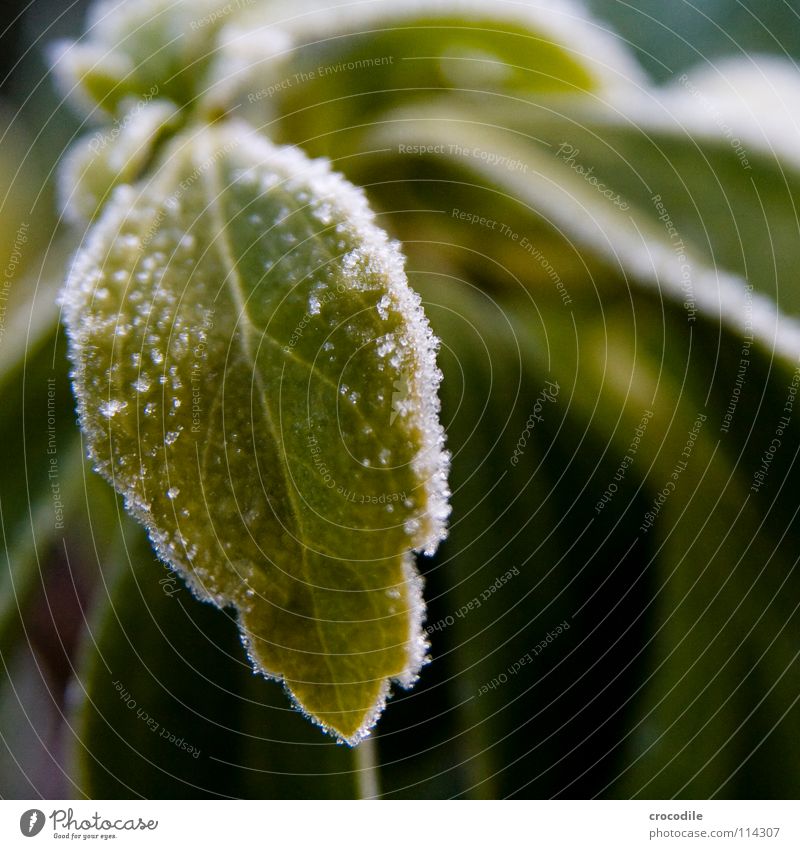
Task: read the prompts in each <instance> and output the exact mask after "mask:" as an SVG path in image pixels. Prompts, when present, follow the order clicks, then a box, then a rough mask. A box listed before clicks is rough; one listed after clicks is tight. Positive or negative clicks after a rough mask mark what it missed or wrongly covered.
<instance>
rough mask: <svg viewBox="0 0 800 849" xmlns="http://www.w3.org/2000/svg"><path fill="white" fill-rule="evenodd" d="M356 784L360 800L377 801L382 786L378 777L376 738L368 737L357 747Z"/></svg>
mask: <svg viewBox="0 0 800 849" xmlns="http://www.w3.org/2000/svg"><path fill="white" fill-rule="evenodd" d="M355 755H356V771H357V773H358V775H357V778H356V783H357V787H358V798H359V799H377V798H378V796H380V792H381V785H380V777H379V775H378V747H377V745H376V743H375V738H374V737H367V738H366V739H365V740H362V741H361V742H360V743H359V744H358V746H356V752H355Z"/></svg>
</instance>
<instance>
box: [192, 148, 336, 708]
mask: <svg viewBox="0 0 800 849" xmlns="http://www.w3.org/2000/svg"><path fill="white" fill-rule="evenodd" d="M202 147H203V148H206V150H205V152H206V153H209V151H208V147H209V145H208V142H207V141H206V140H205V139H203V140H202ZM205 162H206V163H207V162H212V163H213V165H212V167H210V168H208V167H207V168H206V169H205V170H204V171H203V170H201V173H202V174H203V175H204V177H203V185H204V187H205V188H206V192H207V195H206V200H207V203H208V207H207V208H208V210H209V212H210V214H211V216H212V219H213V220H214V223H215V224H216V230H217V238H215V239H214V244H215V245H216V246H217V250H218V252H219V256H220V260H221V262H222V266H223V268H226V267H227V268H228V269H229V270H228V273H227V274H226V275H225V282H226V283H227V286H228V290H229V292H230V294H231V297H232V299H233V302H234V304H235V306H236V307H237V310H238V318H239V319H240V321H241V325H242V333H240V334H237V335H238V337H239V340H240V345H241V348H242V353H243V355H244V357H245V358H246V360H247V361H249V362H250V363H251V364H252V367H253V376H254V379H255V382H256V384H257V386H258V390H259V395H260V401H261V406H262V409H263V411H264V416H265V420H266V423H267V427H268V429H269V431H270V434H271V435H272V438H273V440H274V441H275V444H276V446H282V445H283V443H282V442H281V441H280V440H279V439H278V436H277V433H276V430H275V423H274V420H273V417H272V412H271V410H270V409H269V405H268V403H267V398H266V393H265V391H264V384H263V380H262V378H261V374H260V372H259V371H258V369H257V368H256V363H255V359H254V358H253V353H252V347H251V344H250V335H251V333H252V331H253V323H252V321H251V319H250V315H249V313H248V311H247V299H246V298H245V297H244V291H243V287H242V281H241V278H240V276H239V272H238V268H237V266H236V263H235V261H234V259H233V254H232V250H231V246H230V242H229V239H228V229H227V222H225V220H224V219H223V216H222V215H221V214H220V205H219V198H221V197H222V194H223V193H222V191H221V184H222V180H221V178H220V174H219V168H220V166H219V164H218V161H217V159H216V158H215V157H214V156H213V152H210V155H209V156H207V157H206V158H205ZM194 164H195V166H196V167H197V168H198V169H200V166H201V164H202V163H198V162H195V163H194ZM281 453H284V454H285V448H284V451H283V452H280V451H279V455H278V456H279V458H280V462H279V465H280V475H281V478H282V479H283V484H284V489H285V491H286V496H287V501H288V503H289V505H290V508H291V511H292V514H293V516H292V517H293V520H294V523H295V530H296V532H297V535H298V539H300V540H302V539H304V537H305V533H304V531H305V528H304V524H303V522H302V520H301V514H300V510H299V507H298V504H297V501H296V499H295V495H294V493H293V492H292V490H291V487H290V486H289V479H288V474H287V471H286V463H285V459H284V458H283V457H280V454H281ZM298 548H299V549H300V551H299V556H300V563H301V566H302V571H303V577H304V580H305V582H306V586H307V587H309V588H311V587H313V582H312V580H311V570H310V565H309V563H308V558H307V555H306V549H305V547H304V545H303V544H302V542H301V543H300V545H299V546H298ZM309 599H310V602H311V609H312V612H313V616H314V628H315V630H316V633H317V637H318V639H319V643H320V646H321V647H322V649H323V652H324V657H325V664H326V666H327V667H328V670H329V672H330V674H331V675H330V677H331V680H332V681H335V682H336V683H335V684H334V688H333V690H334V694H335V699H336V702H337V704H338V706H339V710H340V712H341V713H342V714H346V713H347V711H346V709H345V707H344V705H343V704H342V701H341V694H340V692H339V686H338V681H336V677H335V674H334V673H335V670H334V669H333V667H332V665H331V663H330V661H329V657H330V654H331V652H330V648H329V646H328V643H327V640H326V639H325V635H324V633H323V631H322V629H321V627H320V617H319V611H318V609H317V602H316V599H315V598H314V593H313V591H312V590H311V589H309Z"/></svg>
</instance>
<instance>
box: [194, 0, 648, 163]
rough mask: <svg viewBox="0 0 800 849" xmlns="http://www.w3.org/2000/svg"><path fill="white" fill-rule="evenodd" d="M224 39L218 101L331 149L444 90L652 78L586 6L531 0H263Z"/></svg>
mask: <svg viewBox="0 0 800 849" xmlns="http://www.w3.org/2000/svg"><path fill="white" fill-rule="evenodd" d="M218 44H219V46H218V49H217V52H216V56H215V60H214V63H213V66H212V72H211V75H210V76H211V79H212V81H213V84H214V85H213V87H212V88H211V90H210V92H209V94H208V97H209V99H210V100H211V102H215V103H217V104H218V106H219V108H221V109H225V108H231V107H232V106H233V105H236V108H237V109H241V110H243V111H242V112H241V113H240V114H242V115H244V116H247V117H249V119H250V120H251V121H252V122H253V123H256V124H258V125H261V124H262V123H264V121H265V120H266V121H267V122H268V125H267V126H268V129H269V133H270V135H271V136H273V137H275V138H277V139H278V140H282V141H288V140H290V139H291V140H292V142H293V143H295V144H301V145H302V146H303V147H304V148H305V149H308V150H311V151H313V152H315V153H325V154H328V155H335V153H336V151H337V150H339V149H340V140H339V138H338V134H339V133H341V132H342V131H343V130H345V131H348V130H350V131H353V130H354V131H355V132H356V134H358V132H359V131H360V130H361V129H363V128H367V127H369V126H370V125H371V124H372V123H373V121H374V120H375V119H376V117H377V116H378V115H379V114H381V113H385V112H386V111H387V110H388V109H389V108H391V107H393V106H397V105H401V104H407V103H409V102H415V101H423V102H424V101H425V100H427V99H429V98H430V97H431V96H432V95H433V94H436V93H439V92H447V94H448V96H449V97H451V98H452V99H453V100H454V101H457V102H462V103H464V102H466V103H468V104H469V106H470V107H471V108H475V107H479V108H480V107H481V104H482V103H483V98H484V97H485V96H486V94H487V90H488V91H490V92H494V91H498V90H501V91H504V92H507V93H513V94H517V95H522V96H531V95H535V96H538V95H540V94H542V93H545V92H551V93H552V92H560V93H562V94H565V95H568V96H577V97H582V96H585V95H586V94H587V93H589V92H594V93H603V94H604V95H608V94H609V93H610V92H612V91H617V90H626V91H627V90H630V89H631V88H632V87H633V85H634V84H635V83H636V82H637V81H641V73H640V71H639V69H638V68H637V66H636V65H635V64H634V63H633V62H632V61H631V60H630V57H629V56H628V54H627V53H626V52H625V51H622V50H620V49H619V46H618V44H617V43H616V42H615V41H614V40H613V39H611V38H610V37H608V36H607V35H606V33H605V32H604V31H603V29H602V28H601V27H597V26H594V25H592V23H591V22H590V21H588V20H587V19H586V18H585V16H583V15H580V14H575V12H574V10H572V9H570V8H558V7H556V8H553V7H548V8H547V9H546V10H544V9H538V8H535V7H533V6H530V5H525V4H508V3H494V4H465V3H460V2H457V0H456V1H454V0H437V2H429V0H426V2H402V3H399V2H393V1H392V2H387V1H386V0H382V2H377V3H369V4H360V5H356V6H353V5H352V4H335V3H334V4H331V3H327V2H319V0H311V2H309V1H308V0H306V1H305V2H300V3H294V4H292V7H291V9H288V8H287V6H285V5H283V4H269V3H262V4H258V5H256V6H254V7H253V8H252V9H251V10H248V11H246V12H245V13H244V14H242V15H240V16H238V17H236V18H235V19H234V20H233V22H232V23H231V25H230V26H228V27H226V28H225V29H224V30H223V31H222V32H221V33H220V37H219V42H218ZM356 149H357V151H358V154H359V155H363V154H364V153H365V150H364V148H363V146H361V147H359V146H358V145H356Z"/></svg>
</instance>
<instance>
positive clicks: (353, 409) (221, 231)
mask: <svg viewBox="0 0 800 849" xmlns="http://www.w3.org/2000/svg"><path fill="white" fill-rule="evenodd" d="M63 307H64V316H65V321H66V325H67V328H68V332H69V337H70V355H71V359H72V363H73V379H74V387H75V393H76V396H77V398H78V407H79V414H80V419H81V424H82V427H83V430H84V433H85V434H86V436H87V439H88V443H89V448H90V453H91V457H92V459H93V460H94V462H95V465H96V468H97V470H98V471H99V472H101V473H102V474H103V475H104V476H105V477H106V478H107V479H108V480H109V481H111V483H112V484H113V485H114V486H115V488H116V489H117V490H119V491H120V492H121V493H122V494H123V495H124V496H125V499H126V503H127V506H128V509H129V510H130V511H131V512H132V513H133V514H134V515H135V516H136V517H137V518H138V519H139V520H140V521H141V522H142V523H143V524H144V525H145V526H146V527H147V530H148V532H149V534H150V537H151V539H152V541H153V543H154V545H155V547H156V549H157V551H158V553H159V555H160V556H161V558H162V559H163V560H164V561H165V562H167V563H168V564H169V565H171V566H172V567H173V568H174V569H176V570H177V571H178V572H179V573H180V574H181V575H182V576H183V577H184V578H185V579H186V581H187V583H188V585H189V586H190V587H191V588H192V590H193V591H194V592H195V594H196V595H197V596H198V597H199V598H201V599H204V600H207V601H211V602H213V603H215V604H217V605H218V606H220V607H231V608H233V609H235V612H236V614H237V616H238V621H239V624H240V628H241V632H242V638H243V641H244V643H245V646H246V647H247V650H248V652H249V655H250V657H251V659H252V662H253V664H254V666H255V667H256V668H257V669H258V670H260V671H261V672H263V673H264V674H265V675H267V676H270V677H275V678H280V679H282V680H283V681H284V682H285V684H286V686H287V688H288V690H289V691H290V693H291V695H292V697H293V698H294V699H295V700H296V701H297V703H298V704H299V706H300V707H301V708H302V709H303V710H305V711H306V712H307V713H308V714H309V715H310V716H311V718H312V719H313V720H314V721H316V722H318V723H319V724H320V725H322V726H323V727H324V728H326V729H327V730H329V731H331V732H332V733H334V734H335V735H336V736H337V737H339V738H340V739H342V740H346V741H347V742H350V743H355V742H357V741H358V740H359V739H360V738H362V737H363V736H364V735H365V734H366V733H367V732H368V730H369V728H370V727H371V725H372V724H373V723H374V722H375V720H376V719H377V716H378V715H379V713H380V711H381V709H382V707H383V704H384V702H385V699H386V696H387V694H388V690H389V682H390V680H394V681H396V682H398V683H399V684H401V685H403V686H409V685H410V684H412V683H413V682H414V680H415V679H416V677H417V674H418V672H419V669H420V666H421V665H422V663H423V662H424V659H425V653H426V643H425V639H424V637H423V634H422V629H421V623H422V620H423V616H424V605H423V601H422V596H421V581H420V578H419V576H418V574H417V572H416V569H415V566H414V555H413V552H414V551H423V550H424V551H426V552H432V551H433V550H434V549H435V548H436V545H437V543H438V541H439V540H440V539H441V538H442V537H443V536H444V533H445V530H444V529H445V522H446V519H447V515H448V512H449V507H448V501H447V498H448V495H449V493H448V492H447V466H448V456H447V454H446V452H445V451H444V447H443V443H444V437H443V431H442V428H441V426H440V424H439V421H438V410H439V402H438V398H437V389H438V384H439V380H440V372H439V370H438V368H437V366H436V362H435V351H436V346H437V341H436V339H435V337H434V336H433V335H432V333H431V331H430V328H429V326H428V323H427V320H426V318H425V316H424V313H423V311H422V307H421V304H420V299H419V296H418V295H416V294H415V293H414V292H412V291H411V290H410V288H409V287H408V284H407V282H406V278H405V273H404V271H403V260H402V257H401V254H400V252H399V250H398V248H397V246H396V245H395V244H394V243H391V242H389V241H388V239H387V237H386V235H385V234H384V233H383V231H382V230H380V229H379V228H378V227H377V226H376V224H375V222H374V218H373V215H372V213H371V212H370V210H369V208H368V206H367V203H366V200H365V199H364V196H363V194H362V193H361V192H360V191H359V190H357V189H355V188H354V187H353V186H351V185H350V184H349V183H347V182H346V181H345V180H344V179H343V178H341V177H340V176H338V175H336V174H334V173H332V172H331V170H330V168H329V165H328V163H327V162H324V161H319V160H318V161H311V160H309V159H307V158H306V157H305V156H304V155H303V154H302V153H300V152H299V151H298V150H296V149H293V148H279V147H275V146H274V145H272V144H271V143H269V142H267V141H266V140H264V139H263V138H261V137H259V136H257V135H256V134H254V133H253V132H252V131H250V130H249V128H248V127H247V126H246V125H243V124H240V123H233V122H231V123H226V124H220V125H216V126H213V127H207V128H192V129H191V130H187V131H186V132H185V133H183V134H181V135H178V136H176V137H175V138H174V139H172V140H171V141H170V142H169V143H168V145H167V147H166V148H165V150H164V153H163V156H162V158H161V160H160V162H159V163H158V165H157V167H156V169H155V174H154V176H153V178H152V179H151V180H150V181H149V182H146V183H145V182H143V183H140V184H137V185H135V186H129V185H125V186H119V187H117V188H116V189H115V191H114V194H113V195H112V198H111V201H110V202H109V203H108V205H107V207H106V209H105V211H104V212H103V214H102V215H101V217H100V218H99V220H98V222H97V224H96V225H95V227H94V228H93V229H92V230H91V231H90V234H89V237H88V239H87V241H86V242H85V244H84V246H83V247H82V249H81V250H80V251H79V253H78V255H77V257H76V259H75V261H74V264H73V268H72V270H71V273H70V275H69V279H68V281H67V284H66V289H65V294H64V296H63ZM153 577H154V579H155V576H153Z"/></svg>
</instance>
